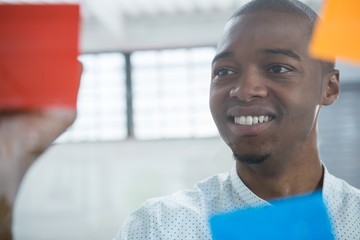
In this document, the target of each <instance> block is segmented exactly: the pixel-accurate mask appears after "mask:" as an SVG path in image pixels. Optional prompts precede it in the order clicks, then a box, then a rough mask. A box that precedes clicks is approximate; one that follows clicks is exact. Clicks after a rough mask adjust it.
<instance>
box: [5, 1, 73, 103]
mask: <svg viewBox="0 0 360 240" xmlns="http://www.w3.org/2000/svg"><path fill="white" fill-rule="evenodd" d="M79 19H80V16H79V6H78V5H77V4H45V5H44V4H43V5H41V4H0V109H30V108H48V107H58V106H61V107H71V108H75V107H76V99H77V92H78V87H79V81H80V67H79V63H78V61H77V56H78V35H79V22H80V20H79Z"/></svg>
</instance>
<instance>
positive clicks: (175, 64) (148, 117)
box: [131, 48, 217, 139]
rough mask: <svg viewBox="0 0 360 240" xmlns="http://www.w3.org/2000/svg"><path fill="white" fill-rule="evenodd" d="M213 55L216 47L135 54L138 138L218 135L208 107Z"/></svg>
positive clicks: (134, 105)
mask: <svg viewBox="0 0 360 240" xmlns="http://www.w3.org/2000/svg"><path fill="white" fill-rule="evenodd" d="M214 54H215V49H214V48H193V49H176V50H161V51H139V52H135V53H133V54H132V57H131V62H132V66H133V70H132V73H133V74H132V83H133V108H134V134H135V137H136V138H139V139H158V138H183V137H209V136H215V135H217V130H216V127H215V124H214V123H213V120H212V117H211V114H210V110H209V107H208V101H209V100H208V99H209V89H210V79H211V61H212V58H213V56H214Z"/></svg>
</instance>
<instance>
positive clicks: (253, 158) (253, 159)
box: [233, 153, 269, 164]
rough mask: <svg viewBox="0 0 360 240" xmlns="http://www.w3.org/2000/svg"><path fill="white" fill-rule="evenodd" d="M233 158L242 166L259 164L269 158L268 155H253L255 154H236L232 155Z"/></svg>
mask: <svg viewBox="0 0 360 240" xmlns="http://www.w3.org/2000/svg"><path fill="white" fill-rule="evenodd" d="M233 157H234V159H235V160H236V161H239V162H241V163H244V164H261V163H263V162H265V161H266V160H267V159H268V158H269V154H266V155H255V154H236V153H233Z"/></svg>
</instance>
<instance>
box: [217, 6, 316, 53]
mask: <svg viewBox="0 0 360 240" xmlns="http://www.w3.org/2000/svg"><path fill="white" fill-rule="evenodd" d="M310 35H311V31H309V21H308V20H307V19H305V18H299V17H298V16H292V15H290V14H287V13H277V12H272V11H262V12H256V13H250V14H248V13H247V14H243V15H240V16H237V17H234V18H232V19H230V20H229V21H228V22H227V24H226V25H225V28H224V32H223V35H222V38H221V39H220V41H219V44H218V51H219V50H221V49H223V48H226V47H228V46H229V45H233V44H235V45H236V44H239V43H241V42H243V41H245V40H249V39H250V40H253V41H250V42H249V41H248V42H247V44H251V45H253V44H265V45H266V44H269V46H267V47H270V48H283V47H285V48H289V47H291V46H293V45H299V44H300V45H301V46H303V47H304V46H307V44H308V41H309V39H310ZM272 43H273V44H278V46H276V45H272ZM282 44H285V45H282Z"/></svg>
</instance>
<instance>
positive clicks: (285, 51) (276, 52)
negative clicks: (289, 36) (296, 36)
mask: <svg viewBox="0 0 360 240" xmlns="http://www.w3.org/2000/svg"><path fill="white" fill-rule="evenodd" d="M260 52H261V53H264V54H274V55H285V56H288V57H291V58H294V59H295V60H297V61H301V57H300V56H299V55H298V54H296V53H295V52H294V51H292V50H290V49H283V48H274V49H262V50H260Z"/></svg>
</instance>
